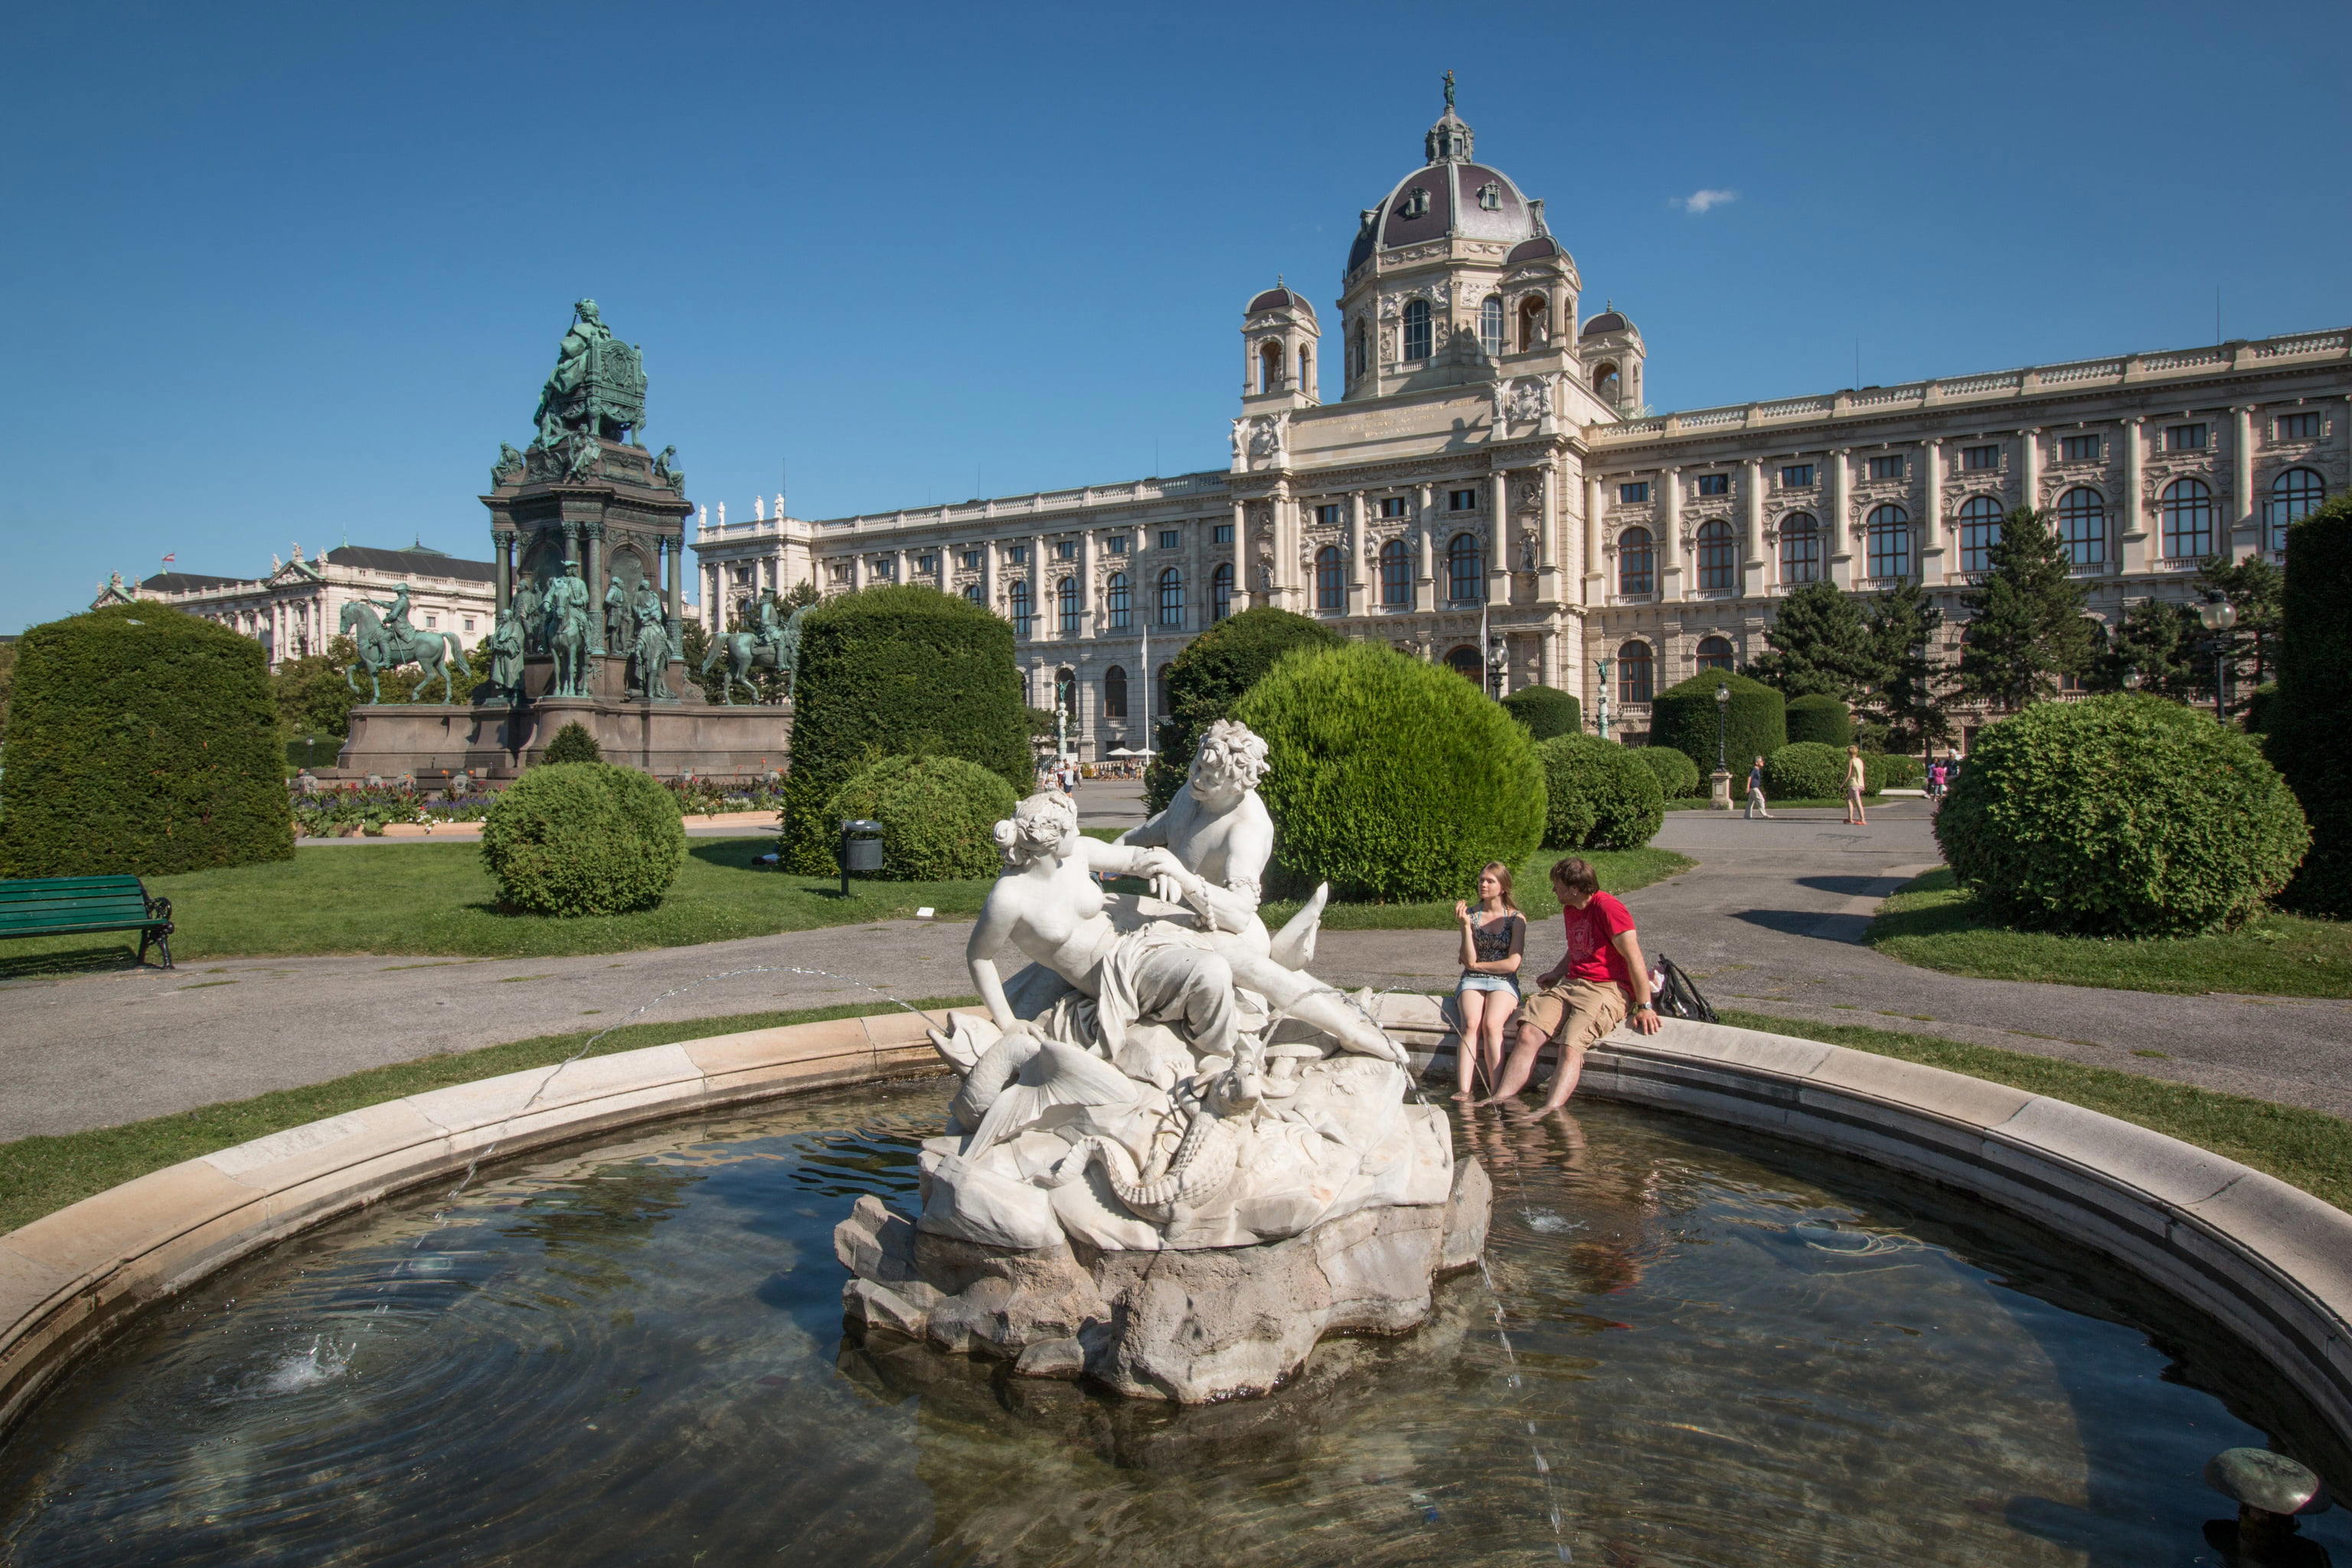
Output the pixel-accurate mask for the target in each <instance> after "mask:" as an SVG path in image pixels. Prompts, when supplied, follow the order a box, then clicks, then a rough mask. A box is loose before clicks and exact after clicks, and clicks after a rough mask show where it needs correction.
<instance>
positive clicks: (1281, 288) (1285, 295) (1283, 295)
mask: <svg viewBox="0 0 2352 1568" xmlns="http://www.w3.org/2000/svg"><path fill="white" fill-rule="evenodd" d="M1260 310H1304V311H1306V312H1307V320H1309V321H1312V320H1314V319H1315V307H1314V306H1313V305H1312V304H1310V303H1308V302H1307V296H1306V295H1304V294H1301V293H1299V292H1298V291H1297V289H1292V288H1290V287H1288V286H1287V285H1285V284H1281V283H1276V285H1275V286H1274V287H1273V288H1271V289H1267V290H1266V291H1265V293H1263V294H1260V295H1259V296H1258V297H1257V298H1255V300H1251V301H1250V302H1249V309H1248V310H1244V312H1243V314H1244V315H1248V316H1255V315H1256V314H1257V313H1258V312H1259V311H1260Z"/></svg>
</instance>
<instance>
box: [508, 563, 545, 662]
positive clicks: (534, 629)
mask: <svg viewBox="0 0 2352 1568" xmlns="http://www.w3.org/2000/svg"><path fill="white" fill-rule="evenodd" d="M514 618H515V625H516V626H519V627H520V628H521V635H522V650H523V652H524V653H526V654H533V653H537V652H539V651H540V649H541V647H543V646H544V639H543V638H542V637H541V636H540V604H539V588H538V586H537V584H535V583H534V582H533V581H532V579H531V574H530V573H529V572H527V571H526V572H522V573H519V574H517V575H516V578H515V590H514Z"/></svg>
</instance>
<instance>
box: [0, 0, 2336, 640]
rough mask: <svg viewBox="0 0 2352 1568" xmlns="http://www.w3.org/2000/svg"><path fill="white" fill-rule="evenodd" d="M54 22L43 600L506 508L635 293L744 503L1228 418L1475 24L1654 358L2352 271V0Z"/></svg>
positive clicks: (2090, 346)
mask: <svg viewBox="0 0 2352 1568" xmlns="http://www.w3.org/2000/svg"><path fill="white" fill-rule="evenodd" d="M12 44H13V45H14V47H13V48H12V49H11V51H10V54H9V58H7V59H6V61H5V63H0V127H5V142H0V146H5V149H6V156H5V160H0V191H5V205H0V211H5V213H6V214H7V215H8V220H9V221H8V230H9V241H8V243H7V244H6V245H5V246H0V289H4V290H5V300H7V302H8V307H9V309H8V311H7V315H8V322H9V324H8V327H7V337H8V353H7V354H6V356H5V359H6V363H7V369H6V371H5V373H0V374H5V379H0V386H5V389H6V396H5V405H4V406H0V413H5V417H6V427H7V429H8V432H9V434H10V436H11V437H12V441H13V444H14V447H15V449H16V454H17V456H16V461H15V463H14V464H13V465H12V466H13V468H14V472H13V474H12V476H11V480H12V482H11V483H10V484H9V485H8V486H7V487H6V488H5V500H0V528H5V535H6V538H7V540H8V545H9V548H8V552H7V560H8V563H9V567H10V570H8V571H7V572H6V573H5V574H0V631H14V630H16V629H18V628H20V627H21V626H24V625H26V624H28V623H30V622H33V621H37V620H44V619H47V618H49V617H51V616H58V615H62V614H68V613H70V612H72V611H74V610H76V609H79V608H80V607H81V606H82V605H85V604H87V603H88V602H89V596H90V594H91V591H92V588H93V586H94V585H95V584H96V583H97V581H98V580H99V579H100V578H102V577H103V576H104V575H105V574H107V573H108V572H110V571H121V572H123V573H124V574H127V575H138V574H145V573H147V572H150V571H152V570H154V568H155V565H156V562H157V560H158V558H159V557H160V556H161V555H162V554H163V552H166V551H171V552H176V553H177V555H178V558H179V559H178V565H179V566H180V567H181V568H182V569H184V570H188V571H196V572H215V573H221V574H248V573H253V572H257V571H260V570H265V569H266V568H267V566H268V558H269V555H270V553H271V552H273V551H274V552H280V553H283V552H286V551H287V549H288V548H289V544H290V543H291V542H293V541H296V540H299V541H300V542H301V543H302V544H303V546H304V548H305V549H306V550H309V549H312V548H315V547H317V546H319V545H320V544H328V545H331V544H335V543H338V542H342V541H343V540H345V539H349V540H350V541H351V542H353V543H374V544H405V543H407V542H409V541H410V540H412V539H422V540H423V541H424V542H425V543H427V544H430V545H433V546H435V547H436V548H439V549H443V550H447V551H450V552H458V553H465V554H470V555H474V556H476V557H481V556H485V555H487V553H488V534H487V528H486V515H487V514H486V513H485V512H484V511H483V510H482V508H481V506H480V504H479V502H478V501H477V500H475V499H474V498H475V497H476V496H477V495H478V494H479V493H480V491H481V489H482V488H483V486H484V485H485V483H486V482H487V478H488V467H489V464H490V462H491V460H492V458H494V457H495V456H496V454H497V451H498V446H499V442H500V441H501V440H510V441H512V442H514V443H515V444H516V445H518V446H520V445H521V444H522V443H523V442H524V440H525V439H526V438H527V437H528V436H529V434H530V426H529V423H528V421H529V416H530V410H531V405H532V404H533V402H534V400H535V398H536V395H537V392H538V387H539V384H540V381H541V379H542V378H543V377H544V375H545V374H546V372H547V370H548V368H549V366H550V365H551V363H552V357H553V353H554V349H555V344H556V341H557V339H558V338H559V337H560V336H561V334H562V331H563V328H564V325H565V322H566V321H567V320H568V318H569V313H570V310H569V307H570V303H571V301H572V300H573V299H575V298H577V297H578V296H580V295H583V294H587V295H593V296H594V297H595V298H596V299H597V300H599V301H600V302H601V303H602V305H603V306H604V313H605V318H606V320H607V321H610V322H611V323H612V324H613V326H614V330H615V331H618V332H620V333H621V334H622V335H623V336H625V337H626V338H628V339H630V340H631V341H633V342H639V343H641V344H643V345H644V347H645V351H646V365H647V369H648V372H649V374H650V376H651V379H652V384H651V393H650V408H651V416H650V428H649V430H648V432H647V433H648V435H649V436H650V437H651V438H652V440H653V443H654V444H655V445H656V446H660V445H664V444H667V443H675V444H676V445H677V447H678V448H679V454H680V460H681V462H682V463H683V465H684V466H685V467H686V468H687V469H688V473H689V476H690V480H689V496H690V498H691V499H693V500H697V501H699V502H704V503H716V502H718V501H719V500H725V501H726V502H727V503H728V505H729V510H730V515H740V514H741V512H742V510H745V509H748V507H749V504H750V500H751V496H752V494H753V493H754V492H755V491H759V492H764V493H769V494H772V493H773V492H774V491H775V490H776V489H777V488H778V485H779V482H780V479H781V477H782V472H783V469H784V466H785V465H786V464H789V465H790V473H791V494H792V501H793V510H794V512H796V513H798V514H800V515H803V516H820V517H821V516H830V515H837V514H840V513H844V512H848V511H854V510H884V509H888V508H892V507H897V506H910V505H912V506H919V505H922V504H925V503H926V502H928V501H932V500H950V499H961V498H963V497H966V496H971V495H973V494H977V493H989V494H999V493H1005V492H1010V491H1014V490H1020V489H1033V488H1038V487H1053V486H1061V485H1071V484H1080V483H1086V482H1090V481H1101V480H1109V479H1124V478H1132V477H1134V476H1137V475H1139V474H1144V473H1150V472H1160V473H1181V472H1185V471H1189V470H1192V469H1197V468H1213V467H1218V466H1221V465H1222V464H1223V461H1224V458H1225V452H1226V445H1225V428H1226V426H1225V421H1226V420H1227V418H1228V417H1229V416H1231V414H1232V413H1233V412H1234V400H1235V397H1236V395H1237V394H1238V390H1239V384H1240V377H1241V359H1240V353H1239V350H1238V348H1237V342H1238V340H1237V338H1236V336H1235V329H1236V328H1237V326H1238V324H1239V321H1240V310H1241V306H1242V304H1243V302H1244V300H1247V299H1248V297H1249V296H1250V294H1251V293H1253V292H1254V291H1255V290H1256V289H1259V288H1262V287H1265V285H1267V284H1270V283H1271V282H1273V280H1274V279H1275V276H1276V273H1282V274H1286V275H1287V277H1288V279H1290V281H1291V282H1292V283H1293V284H1294V285H1297V286H1298V287H1299V288H1301V289H1304V290H1305V291H1306V292H1307V293H1308V294H1309V295H1310V296H1311V297H1312V298H1314V299H1315V300H1317V301H1318V305H1322V306H1324V308H1325V314H1326V315H1327V316H1328V315H1330V314H1331V313H1332V312H1331V311H1330V310H1329V309H1328V301H1329V300H1332V299H1333V298H1334V297H1335V296H1336V294H1337V292H1338V283H1339V268H1340V265H1341V263H1342V261H1343V259H1344V257H1345V254H1346V251H1347V247H1348V242H1349V237H1351V235H1352V233H1353V230H1354V226H1355V221H1356V214H1357V212H1358V211H1359V209H1360V208H1362V207H1364V206H1367V205H1372V204H1373V203H1375V202H1377V201H1378V200H1379V199H1380V198H1381V196H1382V195H1385V194H1386V192H1387V191H1388V189H1389V188H1390V186H1391V184H1393V183H1394V182H1395V181H1396V180H1397V179H1398V178H1399V177H1400V176H1402V174H1405V173H1407V172H1408V171H1409V170H1410V169H1412V168H1413V167H1415V166H1417V165H1418V164H1419V163H1420V162H1421V135H1422V132H1423V129H1424V128H1426V126H1427V125H1428V123H1429V122H1430V121H1431V120H1433V118H1435V116H1436V114H1437V111H1438V109H1439V106H1440V100H1439V91H1438V77H1439V74H1440V73H1441V72H1442V71H1444V70H1445V69H1447V68H1452V69H1453V70H1454V72H1455V73H1456V75H1457V78H1458V79H1459V81H1460V84H1461V111H1462V113H1463V116H1464V117H1465V119H1466V120H1468V121H1470V123H1471V124H1472V125H1473V126H1474V127H1475V130H1476V132H1477V137H1478V153H1479V155H1480V157H1481V159H1482V161H1486V162H1490V163H1494V164H1495V165H1496V166H1497V167H1500V168H1502V169H1504V170H1506V171H1507V172H1508V173H1509V174H1511V175H1512V176H1513V177H1514V178H1515V179H1516V180H1517V182H1518V184H1520V186H1521V187H1522V188H1523V189H1525V190H1526V191H1527V192H1528V194H1529V195H1537V196H1541V197H1544V198H1545V199H1546V201H1547V203H1548V215H1549V218H1550V220H1551V224H1552V228H1553V231H1554V232H1555V233H1556V234H1557V235H1559V237H1560V238H1561V239H1562V240H1563V241H1564V242H1565V243H1566V244H1567V245H1568V247H1570V250H1571V251H1572V252H1573V253H1574V255H1575V257H1576V258H1577V261H1578V264H1579V267H1580V269H1581V271H1582V274H1583V279H1584V284H1585V289H1586V295H1585V300H1586V305H1585V309H1586V310H1587V311H1588V312H1589V311H1591V310H1597V309H1599V308H1600V306H1601V302H1602V301H1603V300H1608V299H1613V300H1615V301H1616V303H1617V304H1618V305H1619V306H1620V307H1622V308H1623V309H1624V310H1627V311H1628V312H1629V313H1630V314H1632V315H1633V318H1634V320H1635V321H1637V322H1639V324H1640V325H1641V327H1642V329H1643V334H1644V336H1645V337H1646V339H1647V341H1648V343H1649V348H1650V361H1649V371H1648V383H1647V387H1646V390H1647V393H1648V395H1649V398H1650V401H1651V402H1652V404H1653V405H1655V406H1659V407H1689V406H1696V405H1707V404H1714V403H1723V402H1732V401H1738V400H1743V399H1747V398H1751V397H1771V396H1782V395H1795V394H1799V393H1805V392H1812V391H1825V390H1828V389H1831V388H1834V387H1838V386H1843V385H1849V384H1853V383H1854V381H1855V374H1854V369H1855V359H1856V353H1857V345H1858V348H1859V356H1860V365H1861V380H1862V381H1863V382H1864V383H1873V382H1876V383H1891V382H1895V381H1899V380H1904V379H1906V378H1911V377H1916V376H1923V375H1937V374H1964V373H1967V372H1970V371H1977V370H1990V369H1997V368H2000V367H2002V366H2007V365H2012V364H2020V363H2034V362H2037V361H2052V360H2063V359H2068V358H2074V357H2079V356H2084V355H2091V354H2103V353H2116V352H2121V351H2125V350H2130V349H2142V348H2161V347H2172V346H2181V345H2188V344H2195V343H2202V342H2210V341H2212V339H2213V336H2214V298H2215V290H2216V289H2217V288H2218V289H2220V290H2221V330H2222V332H2223V334H2224V335H2226V336H2230V337H2240V336H2256V335H2262V334H2266V333H2272V332H2278V331H2299V330H2305V329H2312V328H2320V327H2333V326H2341V325H2344V324H2346V323H2347V322H2352V269H2347V268H2346V267H2345V266H2344V264H2343V259H2342V258H2344V257H2345V256H2346V255H2347V254H2352V200H2347V194H2352V193H2347V167H2352V160H2347V156H2346V153H2347V148H2352V94H2347V91H2346V89H2345V88H2344V86H2343V82H2342V74H2341V73H2342V68H2343V64H2344V61H2345V60H2346V59H2347V57H2352V49H2347V45H2352V6H2346V5H2341V4H2340V3H2338V4H2327V5H2322V4H2302V3H2298V0H2287V3H2284V4H2272V5H2263V6H2260V7H2256V6H2251V5H2240V6H2221V7H2215V6H2211V5H2176V4H2147V5H2048V4H2042V5H1979V6H1975V7H1970V8H1967V9H1965V10H1959V9H1955V8H1950V7H1940V6H1938V7H1928V6H1886V5H1822V6H1813V7H1794V6H1786V5H1782V6H1769V7H1767V6H1712V7H1711V6H1706V5H1678V6H1671V7H1669V6H1646V7H1608V8H1599V7H1586V8H1570V7H1561V6H1557V5H1528V6H1517V5H1508V4H1504V5H1483V6H1478V7H1475V8H1474V7H1467V6H1464V7H1454V8H1434V7H1414V6H1402V5H1344V6H1342V5H1328V6H1314V5H1299V6H1290V7H1267V6H1262V5H1210V4H1188V5H1130V6H1104V5H1092V6H1076V5H1072V6H1038V5H1014V6H972V5H920V4H912V5H896V6H862V7H859V6H848V7H845V6H825V7H803V6H797V5H690V4H689V5H670V6H667V7H659V8H655V7H646V6H642V5H604V4H597V3H593V0H588V3H582V4H571V5H560V6H559V5H545V6H539V5H441V4H432V3H424V4H412V5H403V6H398V7H367V8H361V7H353V6H323V5H284V6H268V5H225V6H187V5H171V6H164V5H150V6H125V5H107V4H102V3H100V4H83V5H69V6H50V7H44V8H40V9H38V10H28V11H27V12H26V13H24V14H21V15H20V16H18V18H17V20H16V22H15V23H14V24H12ZM1700 192H1717V193H1731V194H1730V195H1728V196H1725V197H1719V198H1717V199H1716V200H1714V201H1713V202H1711V203H1710V202H1704V201H1703V202H1698V203H1693V202H1691V201H1690V200H1689V198H1691V197H1692V196H1693V195H1696V193H1700ZM1695 206H1698V207H1704V208H1705V210H1704V211H1695V210H1693V208H1694V207H1695ZM1335 363H1336V361H1335ZM1332 390H1333V391H1334V393H1335V395H1336V388H1333V389H1332Z"/></svg>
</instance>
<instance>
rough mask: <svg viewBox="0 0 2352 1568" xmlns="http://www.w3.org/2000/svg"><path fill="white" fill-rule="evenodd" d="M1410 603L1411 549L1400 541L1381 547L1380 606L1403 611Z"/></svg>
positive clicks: (1390, 542)
mask: <svg viewBox="0 0 2352 1568" xmlns="http://www.w3.org/2000/svg"><path fill="white" fill-rule="evenodd" d="M1411 604H1412V546H1411V545H1409V544H1407V543H1405V542H1404V541H1403V540H1402V539H1391V540H1390V541H1389V542H1387V543H1386V544H1383V545H1381V605H1383V606H1384V607H1386V608H1390V609H1403V608H1405V607H1406V606H1407V605H1411Z"/></svg>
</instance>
